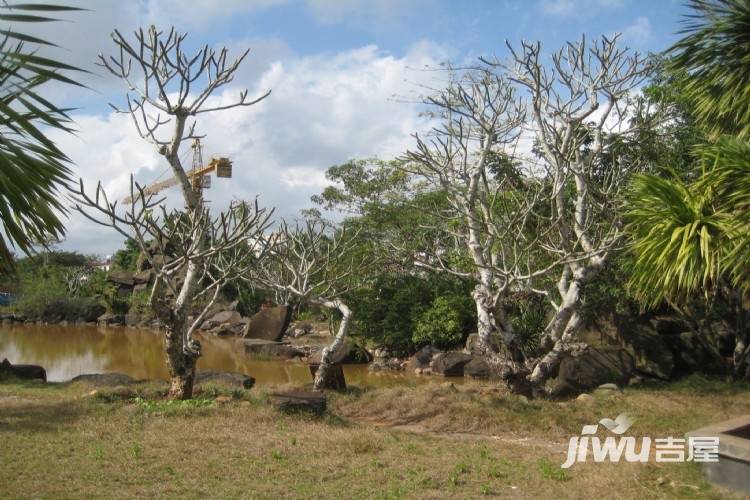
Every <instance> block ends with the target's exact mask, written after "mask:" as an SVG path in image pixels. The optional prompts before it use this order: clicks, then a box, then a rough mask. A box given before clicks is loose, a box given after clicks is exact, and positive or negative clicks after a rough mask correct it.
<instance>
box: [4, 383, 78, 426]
mask: <svg viewBox="0 0 750 500" xmlns="http://www.w3.org/2000/svg"><path fill="white" fill-rule="evenodd" d="M11 384H12V389H15V388H19V389H21V390H19V391H18V394H14V392H16V391H13V390H11V391H4V394H3V395H2V396H0V434H3V433H8V432H53V431H57V430H58V429H59V428H60V427H61V426H66V425H70V424H72V423H74V422H75V421H77V420H78V419H80V418H82V417H83V416H85V415H86V414H88V413H90V412H91V411H92V408H91V407H90V405H89V404H88V403H87V401H84V400H80V399H72V398H69V397H66V396H65V395H62V394H60V395H57V394H54V393H55V392H57V390H58V389H62V388H64V386H63V385H62V384H59V385H58V384H28V383H18V382H17V381H13V382H10V383H5V382H4V383H0V386H5V387H3V388H4V389H7V388H8V385H11ZM37 391H39V392H37ZM9 392H10V394H9ZM42 395H43V397H41V396H42ZM50 396H52V397H50Z"/></svg>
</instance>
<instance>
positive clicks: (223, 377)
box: [195, 370, 255, 389]
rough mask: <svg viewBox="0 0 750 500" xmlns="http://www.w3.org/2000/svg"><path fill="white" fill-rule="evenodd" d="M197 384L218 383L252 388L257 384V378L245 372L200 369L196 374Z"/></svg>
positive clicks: (232, 386) (239, 387) (236, 387)
mask: <svg viewBox="0 0 750 500" xmlns="http://www.w3.org/2000/svg"><path fill="white" fill-rule="evenodd" d="M195 384H196V385H202V384H216V385H222V386H226V387H231V388H235V389H250V388H252V387H253V385H255V379H254V378H253V377H250V376H249V375H245V374H244V373H235V372H216V371H211V370H206V371H203V370H200V371H198V372H196V374H195Z"/></svg>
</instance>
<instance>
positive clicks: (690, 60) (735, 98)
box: [667, 0, 750, 139]
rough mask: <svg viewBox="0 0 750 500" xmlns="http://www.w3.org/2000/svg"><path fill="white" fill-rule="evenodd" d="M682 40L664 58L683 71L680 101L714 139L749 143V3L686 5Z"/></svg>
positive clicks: (699, 0) (713, 0) (716, 0)
mask: <svg viewBox="0 0 750 500" xmlns="http://www.w3.org/2000/svg"><path fill="white" fill-rule="evenodd" d="M688 6H690V7H691V8H692V9H693V10H694V13H693V14H690V15H688V16H686V19H685V21H684V25H685V27H684V29H682V30H681V31H680V32H679V33H680V34H683V35H685V36H684V37H683V38H682V39H681V40H679V41H678V42H677V43H675V44H674V45H673V46H672V47H671V48H670V49H669V50H668V51H667V54H668V55H669V56H671V63H670V66H671V67H672V69H674V70H676V71H677V72H682V71H686V72H687V77H686V78H685V80H684V90H685V94H686V96H687V97H688V98H689V100H690V101H691V102H692V103H693V104H694V106H695V108H694V111H695V114H696V117H697V118H698V119H699V121H701V122H702V123H703V125H704V126H705V127H706V129H707V130H708V131H709V133H710V134H711V135H713V136H714V137H718V136H719V135H721V134H731V135H736V136H737V137H740V138H744V139H748V138H750V1H748V0H690V1H689V2H688Z"/></svg>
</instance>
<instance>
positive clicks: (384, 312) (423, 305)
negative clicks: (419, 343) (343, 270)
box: [347, 273, 476, 355]
mask: <svg viewBox="0 0 750 500" xmlns="http://www.w3.org/2000/svg"><path fill="white" fill-rule="evenodd" d="M470 288H471V285H470V284H467V283H465V282H462V281H460V280H458V279H455V278H452V277H446V276H436V275H425V276H414V275H405V274H395V273H388V274H382V275H381V276H379V277H378V278H377V280H376V281H375V283H374V284H373V286H372V287H371V288H369V289H366V290H359V291H358V292H356V293H353V294H351V295H350V296H349V297H347V301H348V303H349V305H350V306H351V308H352V310H353V311H354V327H353V335H354V336H357V337H359V338H360V339H361V341H362V343H365V342H367V343H370V344H374V345H378V346H383V347H386V348H387V349H388V350H389V351H391V352H393V353H394V354H396V355H406V354H409V353H411V352H413V351H414V348H415V345H414V339H413V336H414V328H415V323H416V321H417V319H418V318H420V317H421V316H422V314H423V313H424V312H425V311H426V310H428V309H430V308H431V306H432V304H433V302H434V301H435V299H436V298H437V297H447V300H448V301H449V302H450V303H451V304H452V306H454V307H455V308H456V309H457V310H458V311H459V323H460V325H461V326H460V330H461V332H462V334H463V332H465V331H468V329H470V328H472V324H473V323H475V322H476V312H475V311H474V306H473V303H472V301H471V297H470V294H469V292H470Z"/></svg>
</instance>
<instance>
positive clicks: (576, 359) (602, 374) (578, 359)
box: [549, 347, 635, 397]
mask: <svg viewBox="0 0 750 500" xmlns="http://www.w3.org/2000/svg"><path fill="white" fill-rule="evenodd" d="M634 371H635V363H634V360H633V358H632V357H631V356H630V354H629V353H628V352H627V351H626V350H624V349H622V348H619V347H599V348H594V347H589V348H587V349H583V350H577V351H573V352H570V353H567V354H566V355H565V357H564V358H563V359H562V361H561V362H560V366H559V368H558V373H557V377H556V378H555V379H554V380H552V381H551V382H550V390H549V392H550V394H551V395H552V396H553V397H565V396H572V395H577V394H580V393H581V392H587V391H589V390H590V389H593V388H595V387H598V386H600V385H602V384H606V383H615V384H618V385H624V384H626V383H627V382H628V380H629V379H630V377H631V376H632V375H633V373H634Z"/></svg>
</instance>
